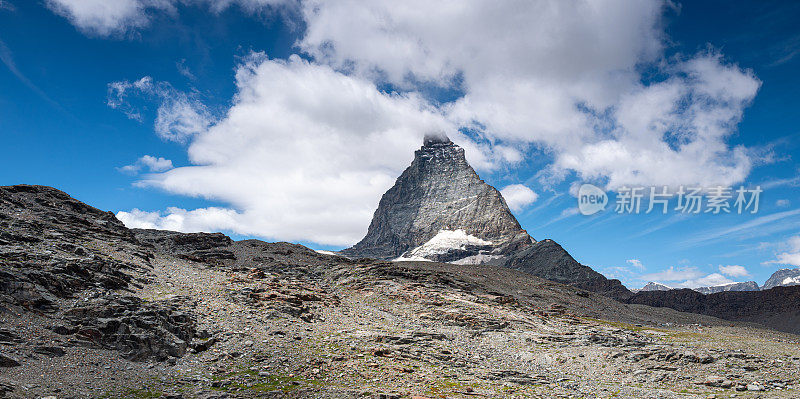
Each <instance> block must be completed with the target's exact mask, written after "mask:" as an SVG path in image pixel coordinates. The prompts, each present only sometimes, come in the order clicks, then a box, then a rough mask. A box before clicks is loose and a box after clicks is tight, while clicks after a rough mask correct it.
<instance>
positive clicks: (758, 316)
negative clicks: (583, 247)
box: [627, 286, 800, 334]
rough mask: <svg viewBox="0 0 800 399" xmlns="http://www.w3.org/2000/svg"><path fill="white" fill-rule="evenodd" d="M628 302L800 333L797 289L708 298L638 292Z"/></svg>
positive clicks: (691, 292) (672, 292)
mask: <svg viewBox="0 0 800 399" xmlns="http://www.w3.org/2000/svg"><path fill="white" fill-rule="evenodd" d="M627 302H628V303H631V304H639V305H648V306H653V307H665V308H672V309H675V310H677V311H680V312H691V313H700V314H704V315H709V316H714V317H719V318H721V319H726V320H736V321H746V322H752V323H760V324H763V325H766V326H769V327H772V328H774V329H776V330H780V331H786V332H791V333H795V334H798V333H800V310H798V309H800V286H792V287H775V288H772V289H769V290H766V291H725V292H718V293H715V294H710V295H704V294H701V293H699V292H697V291H694V290H690V289H688V288H685V289H682V290H670V291H649V292H638V293H636V294H635V295H633V296H632V297H631V298H629V299H628V300H627Z"/></svg>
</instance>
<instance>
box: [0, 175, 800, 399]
mask: <svg viewBox="0 0 800 399" xmlns="http://www.w3.org/2000/svg"><path fill="white" fill-rule="evenodd" d="M0 265H1V266H0V397H7V398H41V397H55V398H73V397H74V398H84V397H87V398H117V397H130V398H159V397H164V398H239V397H243V398H253V397H266V398H413V397H416V398H474V397H485V398H529V397H541V398H552V397H564V398H569V397H572V398H630V397H639V398H709V397H718V398H722V397H726V398H727V397H732V396H733V395H735V397H752V398H755V397H763V398H767V397H769V398H773V397H776V398H796V397H800V393H798V391H797V390H796V388H797V387H798V378H800V376H798V370H799V369H800V345H798V341H800V337H798V336H796V335H791V334H785V333H779V332H775V331H771V330H766V329H761V328H758V327H756V326H754V325H744V324H738V323H732V322H728V321H723V320H720V319H716V318H713V317H708V316H700V315H696V314H690V313H680V312H677V311H674V310H671V309H665V308H652V307H648V306H643V305H625V304H621V303H619V302H616V301H614V300H611V299H608V298H606V297H604V296H600V295H598V294H595V293H591V292H588V291H583V290H581V289H578V288H575V287H571V286H566V285H561V284H558V283H553V282H549V281H546V280H543V279H540V278H537V277H533V276H531V275H529V274H526V273H523V272H521V271H517V270H512V269H509V268H503V267H498V266H473V265H469V266H468V265H451V264H442V263H433V262H399V263H392V262H385V261H374V260H368V259H362V260H349V259H346V258H342V257H338V256H331V255H323V254H319V253H316V252H314V251H312V250H309V249H308V248H305V247H303V246H299V245H293V244H287V243H275V244H270V243H264V242H261V241H256V240H246V241H232V240H231V239H230V238H228V237H226V236H224V235H222V234H181V233H172V232H163V231H149V230H129V229H126V228H125V227H124V226H123V225H122V224H121V223H119V222H118V221H117V220H116V219H115V218H114V216H113V215H112V214H110V213H106V212H102V211H99V210H97V209H94V208H91V207H89V206H87V205H85V204H82V203H80V202H78V201H76V200H74V199H72V198H70V197H69V196H67V195H66V194H64V193H62V192H60V191H58V190H55V189H51V188H47V187H39V186H13V187H0Z"/></svg>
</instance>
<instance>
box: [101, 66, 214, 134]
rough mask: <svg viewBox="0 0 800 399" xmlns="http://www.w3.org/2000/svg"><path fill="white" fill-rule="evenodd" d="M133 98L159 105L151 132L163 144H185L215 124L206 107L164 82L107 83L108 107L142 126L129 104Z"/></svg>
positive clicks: (141, 119)
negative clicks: (147, 99)
mask: <svg viewBox="0 0 800 399" xmlns="http://www.w3.org/2000/svg"><path fill="white" fill-rule="evenodd" d="M132 95H133V96H144V97H147V98H150V99H153V100H156V101H158V102H159V106H158V110H157V111H156V117H155V125H154V128H155V131H156V133H157V134H158V135H159V136H160V137H161V138H162V139H164V140H168V141H175V142H178V143H185V142H187V141H188V140H189V139H190V138H191V137H192V136H194V135H196V134H198V133H200V132H202V131H205V130H206V129H207V128H208V127H209V126H210V125H211V124H212V123H213V122H214V120H215V118H214V116H212V115H211V112H210V111H209V110H208V109H207V108H206V106H205V105H204V104H203V103H202V102H201V101H200V100H198V99H197V98H195V96H194V95H193V94H192V93H185V92H182V91H179V90H176V89H175V88H173V87H172V85H170V84H169V83H166V82H154V81H153V79H152V78H151V77H149V76H144V77H142V78H140V79H138V80H135V81H127V80H123V81H117V82H112V83H109V84H108V96H107V104H108V106H109V107H111V108H114V109H119V110H120V111H122V112H124V113H125V115H127V116H128V118H130V119H134V120H137V121H139V122H142V121H143V116H142V114H141V113H140V111H139V109H138V108H137V107H135V106H133V105H131V104H130V102H129V97H130V96H132Z"/></svg>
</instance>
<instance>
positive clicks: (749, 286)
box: [694, 281, 760, 294]
mask: <svg viewBox="0 0 800 399" xmlns="http://www.w3.org/2000/svg"><path fill="white" fill-rule="evenodd" d="M694 290H695V291H697V292H699V293H701V294H716V293H717V292H726V291H758V290H760V288H759V287H758V283H756V282H755V281H745V282H742V283H730V284H723V285H715V286H712V287H698V288H694Z"/></svg>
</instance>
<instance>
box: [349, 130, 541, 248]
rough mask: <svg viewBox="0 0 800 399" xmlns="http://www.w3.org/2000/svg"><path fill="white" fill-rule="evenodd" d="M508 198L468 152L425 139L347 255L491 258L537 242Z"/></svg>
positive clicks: (437, 137) (440, 137)
mask: <svg viewBox="0 0 800 399" xmlns="http://www.w3.org/2000/svg"><path fill="white" fill-rule="evenodd" d="M534 242H535V240H533V239H532V238H531V237H530V236H529V235H528V233H527V232H526V231H525V230H523V229H522V227H520V225H519V222H517V219H516V218H515V217H514V215H512V214H511V211H509V209H508V205H506V202H505V200H504V199H503V196H502V195H500V192H499V191H497V189H495V188H494V187H492V186H490V185H488V184H486V182H484V181H483V180H481V179H480V177H478V174H477V173H475V170H474V169H472V167H471V166H470V165H469V164H468V163H467V160H466V158H465V157H464V149H463V148H461V147H459V146H457V145H456V144H454V143H453V142H452V141H450V139H449V138H448V137H447V136H446V135H444V134H429V135H426V136H425V139H424V144H423V146H422V148H420V149H419V150H417V151H416V152H415V153H414V161H413V162H411V166H409V167H408V168H407V169H406V170H405V171H404V172H403V173H402V174H401V175H400V177H399V178H398V179H397V182H396V183H395V184H394V186H393V187H392V188H391V189H389V191H387V192H386V193H385V194H384V195H383V197H382V198H381V201H380V203H379V205H378V209H377V210H376V211H375V215H374V216H373V218H372V223H370V226H369V229H368V231H367V235H366V236H365V237H364V239H362V240H361V241H360V242H359V243H357V244H356V245H354V246H353V247H351V248H348V249H346V250H344V251H342V254H344V255H347V256H350V257H370V258H378V259H391V260H395V259H397V260H430V261H438V262H450V263H486V262H488V261H490V260H495V261H497V260H500V259H501V258H503V257H504V256H505V255H507V254H509V253H511V252H512V251H515V250H517V249H520V248H523V247H526V246H529V245H531V244H533V243H534Z"/></svg>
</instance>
